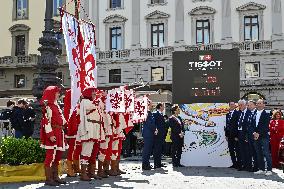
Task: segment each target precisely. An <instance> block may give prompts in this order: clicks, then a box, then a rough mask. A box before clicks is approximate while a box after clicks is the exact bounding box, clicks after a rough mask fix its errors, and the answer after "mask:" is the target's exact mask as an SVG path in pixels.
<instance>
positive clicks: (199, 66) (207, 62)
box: [188, 54, 222, 70]
mask: <svg viewBox="0 0 284 189" xmlns="http://www.w3.org/2000/svg"><path fill="white" fill-rule="evenodd" d="M188 64H189V66H190V67H189V70H208V69H210V70H216V69H217V70H222V61H221V60H213V57H212V55H209V54H207V55H199V61H198V62H189V63H188Z"/></svg>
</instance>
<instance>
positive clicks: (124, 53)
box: [98, 49, 130, 59]
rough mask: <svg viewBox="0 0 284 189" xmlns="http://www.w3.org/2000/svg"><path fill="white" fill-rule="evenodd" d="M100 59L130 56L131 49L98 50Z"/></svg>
mask: <svg viewBox="0 0 284 189" xmlns="http://www.w3.org/2000/svg"><path fill="white" fill-rule="evenodd" d="M98 55H99V57H98V58H99V59H117V58H129V56H130V50H128V49H125V50H118V51H105V52H98Z"/></svg>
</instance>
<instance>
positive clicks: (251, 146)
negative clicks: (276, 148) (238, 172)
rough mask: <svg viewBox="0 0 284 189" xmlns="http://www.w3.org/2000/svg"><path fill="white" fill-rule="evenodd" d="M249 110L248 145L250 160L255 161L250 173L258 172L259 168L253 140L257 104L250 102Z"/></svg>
mask: <svg viewBox="0 0 284 189" xmlns="http://www.w3.org/2000/svg"><path fill="white" fill-rule="evenodd" d="M248 109H249V111H250V117H249V126H248V133H247V135H248V136H247V138H248V144H249V151H248V154H249V156H250V159H252V160H253V163H252V165H253V167H251V169H250V172H256V171H258V166H257V157H256V151H255V148H254V138H253V132H254V125H253V120H254V119H255V116H256V112H257V110H256V102H255V101H253V100H249V101H248ZM252 165H251V166H252Z"/></svg>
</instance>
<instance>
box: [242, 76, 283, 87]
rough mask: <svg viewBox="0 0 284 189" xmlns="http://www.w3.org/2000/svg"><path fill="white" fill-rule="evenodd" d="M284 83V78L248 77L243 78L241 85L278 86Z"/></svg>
mask: <svg viewBox="0 0 284 189" xmlns="http://www.w3.org/2000/svg"><path fill="white" fill-rule="evenodd" d="M276 85H284V79H283V78H247V79H241V82H240V86H241V87H252V86H255V87H257V86H262V87H263V86H276Z"/></svg>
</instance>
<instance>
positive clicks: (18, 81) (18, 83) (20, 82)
mask: <svg viewBox="0 0 284 189" xmlns="http://www.w3.org/2000/svg"><path fill="white" fill-rule="evenodd" d="M25 86H26V78H25V75H24V74H21V75H15V85H14V87H15V88H24V87H25Z"/></svg>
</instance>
